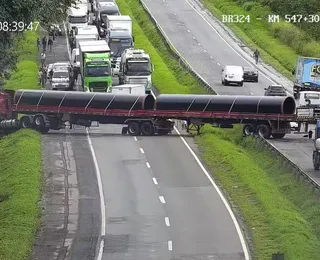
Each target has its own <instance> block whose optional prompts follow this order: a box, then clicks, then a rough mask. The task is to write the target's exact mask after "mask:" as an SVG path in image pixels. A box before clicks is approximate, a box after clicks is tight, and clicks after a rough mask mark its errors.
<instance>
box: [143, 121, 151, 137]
mask: <svg viewBox="0 0 320 260" xmlns="http://www.w3.org/2000/svg"><path fill="white" fill-rule="evenodd" d="M140 132H141V134H142V135H145V136H150V135H153V134H154V127H153V125H152V123H151V122H143V123H142V124H141V126H140Z"/></svg>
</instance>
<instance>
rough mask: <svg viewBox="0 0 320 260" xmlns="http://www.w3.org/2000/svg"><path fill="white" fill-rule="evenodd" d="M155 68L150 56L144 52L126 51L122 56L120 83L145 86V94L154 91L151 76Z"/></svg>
mask: <svg viewBox="0 0 320 260" xmlns="http://www.w3.org/2000/svg"><path fill="white" fill-rule="evenodd" d="M153 70H154V66H153V64H152V63H151V60H150V55H149V54H148V53H146V52H145V51H144V50H139V49H136V50H135V49H133V48H130V49H126V50H125V51H124V52H123V53H122V55H121V61H120V70H119V83H120V84H143V85H144V86H145V93H146V94H150V93H151V90H152V80H151V74H152V72H153Z"/></svg>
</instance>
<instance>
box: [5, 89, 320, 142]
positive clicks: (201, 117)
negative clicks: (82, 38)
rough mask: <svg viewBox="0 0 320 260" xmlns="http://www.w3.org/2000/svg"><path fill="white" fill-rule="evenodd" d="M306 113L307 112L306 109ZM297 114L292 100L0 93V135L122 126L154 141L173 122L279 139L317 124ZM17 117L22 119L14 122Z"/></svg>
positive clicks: (313, 119) (251, 97)
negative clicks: (295, 127) (296, 126)
mask: <svg viewBox="0 0 320 260" xmlns="http://www.w3.org/2000/svg"><path fill="white" fill-rule="evenodd" d="M310 109H311V108H310ZM303 110H304V108H303V109H302V113H301V114H300V113H299V111H300V109H299V108H296V104H295V100H294V99H293V98H292V97H268V96H262V97H260V96H216V95H179V94H173V95H168V94H161V95H158V96H157V97H156V98H155V97H153V96H152V95H149V94H118V93H117V94H112V93H111V94H109V93H90V92H68V91H50V90H18V91H16V92H15V91H12V90H10V91H1V92H0V121H1V122H0V129H2V130H5V131H6V130H8V131H11V129H12V128H19V127H22V128H34V129H37V130H38V131H40V132H42V133H47V132H48V131H49V130H50V129H54V130H59V129H62V128H65V127H66V126H67V123H69V126H70V128H72V125H82V126H86V127H89V126H91V123H92V122H93V121H97V122H99V123H101V124H120V125H123V126H124V128H123V132H122V133H123V134H125V133H127V132H128V133H129V134H130V135H133V136H137V135H140V134H141V135H154V134H160V135H163V134H168V133H170V132H171V131H172V129H173V125H174V123H173V122H172V120H173V119H176V120H184V121H187V127H188V128H187V129H189V126H190V125H191V124H194V125H195V126H197V127H198V128H199V129H200V128H201V126H203V125H204V124H211V125H213V126H218V127H221V128H226V127H227V128H230V126H232V125H233V124H243V125H244V127H243V133H244V135H251V134H258V135H260V136H261V137H264V138H270V136H272V137H273V138H282V137H284V136H285V134H286V133H289V132H290V122H293V121H294V122H298V123H300V124H301V123H303V122H305V123H314V122H315V121H316V120H318V119H320V118H319V115H318V116H316V117H315V116H314V115H311V114H309V115H308V114H305V112H306V111H303ZM19 114H20V115H21V114H23V115H22V116H21V117H20V119H19V120H18V119H17V118H18V116H19Z"/></svg>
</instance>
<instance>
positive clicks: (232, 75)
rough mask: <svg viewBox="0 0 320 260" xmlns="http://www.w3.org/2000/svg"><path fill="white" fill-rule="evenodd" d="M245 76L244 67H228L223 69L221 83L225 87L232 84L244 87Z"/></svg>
mask: <svg viewBox="0 0 320 260" xmlns="http://www.w3.org/2000/svg"><path fill="white" fill-rule="evenodd" d="M243 76H244V70H243V67H241V66H230V65H226V66H225V67H224V69H222V73H221V83H222V84H223V85H225V86H227V85H228V84H230V83H236V84H238V85H239V86H243Z"/></svg>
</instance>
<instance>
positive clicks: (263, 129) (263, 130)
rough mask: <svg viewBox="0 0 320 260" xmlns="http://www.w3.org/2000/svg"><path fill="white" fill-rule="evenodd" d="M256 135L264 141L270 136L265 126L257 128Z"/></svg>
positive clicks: (267, 127)
mask: <svg viewBox="0 0 320 260" xmlns="http://www.w3.org/2000/svg"><path fill="white" fill-rule="evenodd" d="M257 133H258V135H259V136H260V137H263V138H264V139H269V138H270V136H271V129H270V127H269V126H267V125H259V126H258V127H257Z"/></svg>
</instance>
